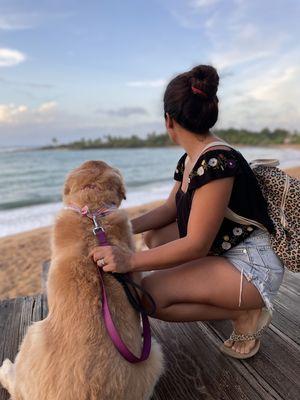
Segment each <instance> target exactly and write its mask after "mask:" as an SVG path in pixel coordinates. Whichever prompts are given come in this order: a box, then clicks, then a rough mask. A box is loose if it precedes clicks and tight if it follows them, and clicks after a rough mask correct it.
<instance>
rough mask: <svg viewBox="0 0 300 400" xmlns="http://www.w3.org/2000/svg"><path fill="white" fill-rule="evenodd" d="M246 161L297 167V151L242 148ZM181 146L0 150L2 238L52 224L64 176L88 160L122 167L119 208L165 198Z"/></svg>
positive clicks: (0, 225) (299, 153) (181, 151)
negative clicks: (269, 160)
mask: <svg viewBox="0 0 300 400" xmlns="http://www.w3.org/2000/svg"><path fill="white" fill-rule="evenodd" d="M239 150H240V151H241V152H242V154H243V155H244V156H245V158H246V159H247V160H252V159H255V158H278V159H279V160H280V166H281V167H282V168H286V167H293V166H298V165H300V150H296V149H279V148H276V149H273V148H264V147H241V148H240V149H239ZM183 153H184V150H183V149H182V148H180V147H163V148H139V149H93V150H55V151H53V150H28V149H23V150H22V149H15V148H10V149H0V237H3V236H7V235H11V234H14V233H17V232H22V231H26V230H30V229H32V228H37V227H42V226H47V225H51V224H52V222H53V218H54V216H55V214H56V213H57V212H58V210H59V209H60V208H61V207H62V202H61V193H62V187H63V183H64V180H65V177H66V174H67V173H68V172H69V171H70V170H72V169H73V168H75V167H77V166H79V165H80V164H81V163H83V162H84V161H86V160H103V161H105V162H107V163H108V164H110V165H113V166H114V167H117V168H119V169H120V171H121V172H122V174H123V177H124V181H125V184H126V188H127V199H126V200H123V202H122V205H121V208H124V207H130V206H135V205H140V204H143V203H148V202H150V201H153V200H159V199H164V198H166V197H167V196H168V194H169V192H170V190H171V188H172V186H173V183H174V181H173V173H174V170H175V167H176V164H177V161H178V159H179V157H180V156H181V155H182V154H183Z"/></svg>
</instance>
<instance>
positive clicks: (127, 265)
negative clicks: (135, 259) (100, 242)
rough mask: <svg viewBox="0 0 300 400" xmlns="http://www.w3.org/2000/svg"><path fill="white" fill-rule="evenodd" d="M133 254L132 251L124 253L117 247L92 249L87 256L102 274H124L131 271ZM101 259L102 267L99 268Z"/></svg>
mask: <svg viewBox="0 0 300 400" xmlns="http://www.w3.org/2000/svg"><path fill="white" fill-rule="evenodd" d="M133 253H134V252H133V251H124V250H122V249H121V248H120V247H118V246H97V247H94V248H93V249H92V251H91V252H90V254H89V256H90V257H92V258H93V260H94V261H95V262H96V263H97V265H98V266H99V267H100V268H102V270H103V271H104V272H119V273H125V272H131V271H132V269H133V265H132V255H133ZM101 258H103V259H104V262H105V264H104V266H101V263H100V259H101Z"/></svg>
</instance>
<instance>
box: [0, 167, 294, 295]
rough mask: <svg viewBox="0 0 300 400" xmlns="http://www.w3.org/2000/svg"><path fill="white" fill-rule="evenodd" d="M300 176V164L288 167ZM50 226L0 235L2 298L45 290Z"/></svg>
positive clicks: (141, 209) (140, 209) (135, 210)
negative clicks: (43, 273) (44, 266)
mask: <svg viewBox="0 0 300 400" xmlns="http://www.w3.org/2000/svg"><path fill="white" fill-rule="evenodd" d="M287 171H288V173H289V174H290V175H291V176H294V177H297V178H299V179H300V167H296V168H290V169H288V170H287ZM162 203H163V200H158V201H155V202H151V203H147V204H142V205H140V206H137V207H129V208H127V209H126V211H127V212H128V216H129V218H134V217H136V216H138V215H141V214H144V213H145V212H147V211H149V210H151V209H153V208H155V207H157V206H158V205H161V204H162ZM135 240H136V248H137V250H140V249H141V248H142V246H143V243H142V238H141V234H137V235H135ZM49 242H50V227H49V226H48V227H44V228H38V229H32V230H31V231H26V232H22V233H18V234H15V235H10V236H6V237H4V238H0V300H3V299H9V298H14V297H18V296H30V295H34V294H37V293H41V292H42V286H41V270H42V268H41V266H42V263H43V261H45V260H49V259H50V246H49Z"/></svg>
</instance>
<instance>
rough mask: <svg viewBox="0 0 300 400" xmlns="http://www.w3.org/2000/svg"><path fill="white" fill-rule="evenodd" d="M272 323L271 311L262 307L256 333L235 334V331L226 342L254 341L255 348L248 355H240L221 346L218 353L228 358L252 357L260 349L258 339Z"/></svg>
mask: <svg viewBox="0 0 300 400" xmlns="http://www.w3.org/2000/svg"><path fill="white" fill-rule="evenodd" d="M271 321H272V311H271V310H268V309H267V308H265V307H263V308H262V311H261V315H260V317H259V320H258V326H257V331H256V332H254V333H247V334H237V333H236V332H235V331H233V332H232V334H231V335H230V337H229V338H228V340H232V341H234V342H244V341H245V340H256V343H255V346H254V347H253V349H252V350H251V351H249V353H246V354H241V353H238V352H236V351H235V350H233V349H232V348H230V347H227V346H225V345H224V344H222V345H221V346H220V347H219V348H220V351H221V352H222V353H224V354H226V355H228V356H231V357H234V358H239V359H245V358H250V357H253V356H254V355H255V354H256V353H257V352H258V350H259V347H260V340H259V338H260V337H261V336H262V334H263V333H264V331H265V330H266V329H267V328H268V326H269V325H270V323H271Z"/></svg>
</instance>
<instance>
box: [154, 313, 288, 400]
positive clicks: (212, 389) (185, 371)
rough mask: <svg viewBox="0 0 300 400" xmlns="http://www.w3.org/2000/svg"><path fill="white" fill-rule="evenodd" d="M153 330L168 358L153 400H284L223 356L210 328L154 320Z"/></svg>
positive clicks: (204, 325) (234, 362)
mask: <svg viewBox="0 0 300 400" xmlns="http://www.w3.org/2000/svg"><path fill="white" fill-rule="evenodd" d="M151 327H152V330H153V333H154V336H155V337H156V338H157V339H158V341H159V342H161V343H162V345H163V350H164V353H165V354H166V355H167V373H166V374H165V375H164V376H163V377H162V378H161V379H160V381H159V383H158V385H157V387H156V391H155V396H154V397H153V400H167V399H174V400H184V399H191V400H194V399H195V400H196V399H223V400H227V399H236V400H246V399H247V400H256V399H264V400H267V399H281V398H280V397H279V396H277V395H276V393H275V391H273V390H272V388H271V387H266V386H261V385H260V384H259V383H258V382H257V381H256V380H255V379H253V378H252V376H251V375H249V374H248V372H247V370H246V368H245V367H244V366H243V364H242V363H240V362H239V361H237V360H232V359H231V358H229V357H226V356H224V355H223V354H222V353H220V351H219V350H218V347H217V346H218V345H219V344H220V343H221V341H220V339H219V338H218V337H217V335H216V334H215V333H214V332H213V331H212V330H211V329H210V328H209V326H208V324H205V323H200V322H192V323H175V322H164V321H158V320H155V321H154V320H153V319H151ZM270 393H271V394H270Z"/></svg>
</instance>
